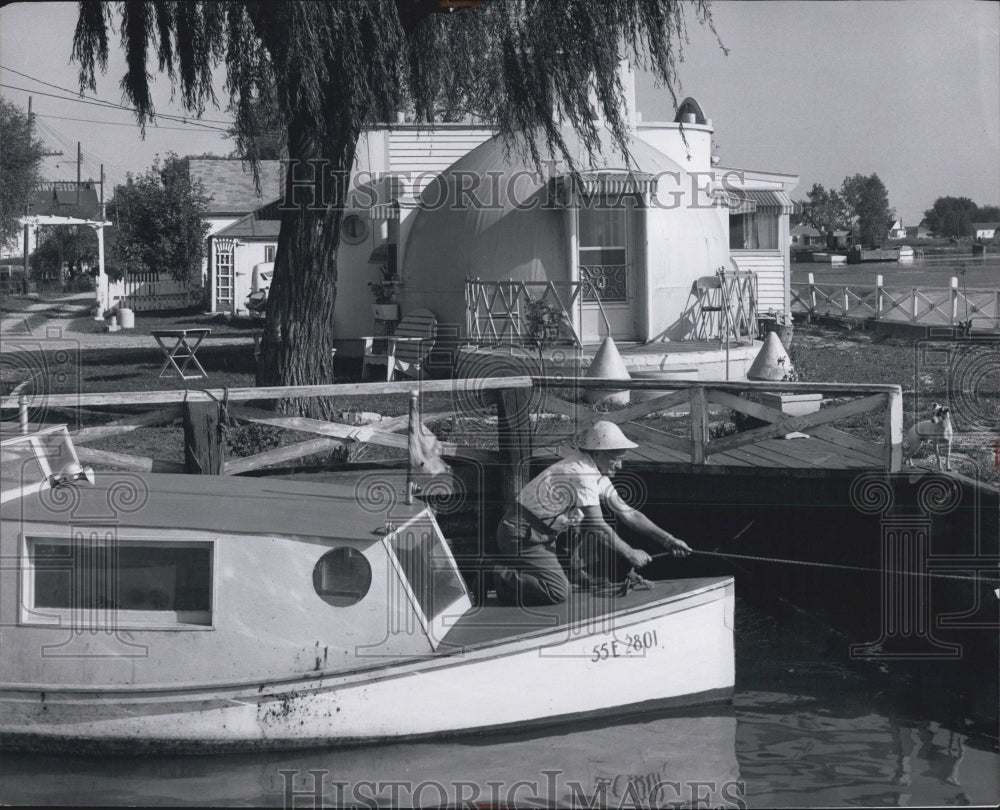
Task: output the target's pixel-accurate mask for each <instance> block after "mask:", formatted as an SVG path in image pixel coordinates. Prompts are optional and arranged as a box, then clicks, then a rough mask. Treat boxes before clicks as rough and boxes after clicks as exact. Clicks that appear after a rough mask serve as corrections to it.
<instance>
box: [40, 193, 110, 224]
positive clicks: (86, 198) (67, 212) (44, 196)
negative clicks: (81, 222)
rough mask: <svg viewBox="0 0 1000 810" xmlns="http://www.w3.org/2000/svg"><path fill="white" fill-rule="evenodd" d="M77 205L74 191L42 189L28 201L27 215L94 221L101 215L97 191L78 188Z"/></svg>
mask: <svg viewBox="0 0 1000 810" xmlns="http://www.w3.org/2000/svg"><path fill="white" fill-rule="evenodd" d="M79 200H80V201H79V203H77V194H76V189H72V190H69V189H44V190H38V191H35V192H34V193H33V194H32V196H31V198H30V199H29V200H28V212H27V213H28V214H29V215H33V216H62V217H79V218H81V219H96V218H98V217H99V216H100V213H101V202H100V198H99V197H98V195H97V190H96V189H94V188H91V187H88V186H81V187H80V198H79Z"/></svg>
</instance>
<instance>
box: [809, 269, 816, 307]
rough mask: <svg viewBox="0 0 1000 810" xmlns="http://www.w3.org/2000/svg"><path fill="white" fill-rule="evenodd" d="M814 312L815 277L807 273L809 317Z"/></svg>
mask: <svg viewBox="0 0 1000 810" xmlns="http://www.w3.org/2000/svg"><path fill="white" fill-rule="evenodd" d="M815 314H816V277H815V276H814V275H813V274H812V273H810V274H809V317H810V318H812V317H813V315H815Z"/></svg>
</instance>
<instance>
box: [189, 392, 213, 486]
mask: <svg viewBox="0 0 1000 810" xmlns="http://www.w3.org/2000/svg"><path fill="white" fill-rule="evenodd" d="M184 467H185V470H186V471H187V472H188V473H190V474H192V475H221V474H222V435H221V433H220V432H219V403H217V402H189V403H187V404H186V405H185V406H184Z"/></svg>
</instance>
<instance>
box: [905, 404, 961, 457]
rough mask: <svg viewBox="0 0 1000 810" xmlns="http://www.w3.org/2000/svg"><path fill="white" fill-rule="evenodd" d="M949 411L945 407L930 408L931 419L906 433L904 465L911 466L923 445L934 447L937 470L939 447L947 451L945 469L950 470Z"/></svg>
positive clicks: (934, 406)
mask: <svg viewBox="0 0 1000 810" xmlns="http://www.w3.org/2000/svg"><path fill="white" fill-rule="evenodd" d="M951 437H952V428H951V410H950V409H949V408H948V406H947V405H938V404H937V403H936V402H935V403H934V404H933V405H932V406H931V418H930V419H924V420H922V421H920V422H916V423H914V425H913V426H912V427H911V428H910V429H909V430H908V431H907V432H906V463H907V464H909V465H910V466H911V467H912V466H913V456H914V455H916V453H917V451H918V450H919V449H920V448H921V447H922V446H923V445H924V444H925V443H928V444H933V445H934V455H935V457H936V458H937V466H938V469H939V470H940V469H941V445H944V447H945V450H946V451H947V461H946V465H945V466H946V468H947V469H949V470H950V469H951Z"/></svg>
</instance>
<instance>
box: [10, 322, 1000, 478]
mask: <svg viewBox="0 0 1000 810" xmlns="http://www.w3.org/2000/svg"><path fill="white" fill-rule="evenodd" d="M183 317H190V318H191V319H193V320H192V325H194V323H196V322H197V320H198V319H205V317H206V316H204V315H199V314H190V315H188V316H183ZM210 320H214V319H210ZM144 321H145V324H144V325H145V328H146V329H155V328H158V323H159V324H163V323H164V322H165V321H169V323H170V324H171V325H174V326H176V325H177V324H178V319H177V316H176V315H174V316H161V318H149V319H144ZM139 323H140V321H139V319H138V318H137V328H138V325H139ZM212 328H213V332H212V334H213V335H214V334H216V332H215V327H214V326H213V327H212ZM232 328H234V329H237V328H242V327H241V325H235V324H234V325H232ZM956 345H958V344H956ZM963 345H965V348H966V349H967V350H966V351H965V352H964V353H960V354H959V355H958V356H955V357H951V358H950V359H949V360H948V362H945V363H943V364H942V363H941V362H940V360H941V358H940V357H938V356H931V357H930V359H928V357H927V356H925V354H926V352H925V351H924V350H923V348H922V345H921V344H920V343H919V342H917V343H915V342H914V341H913V340H912V339H911V340H903V339H897V338H883V337H879V336H877V335H875V334H874V333H869V332H863V331H858V330H851V329H848V328H846V327H838V326H826V325H817V324H812V325H809V324H804V323H799V324H797V325H796V329H795V337H794V341H793V345H792V349H791V351H790V355H791V359H792V362H793V364H794V366H795V368H796V370H797V372H798V374H799V378H800V380H805V381H811V382H843V383H869V384H877V383H894V384H898V385H900V386H901V388H902V389H903V395H904V425H906V426H909V425H910V424H911V423H912V422H913V421H914V419H924V418H927V413H928V412H929V410H930V404H931V403H932V402H948V403H950V404H951V406H952V414H953V421H954V423H955V440H954V443H953V451H952V465H953V467H954V468H955V469H956V470H957V471H958V472H961V473H963V474H965V475H968V476H969V477H972V478H976V479H979V480H983V481H989V482H991V483H992V484H994V485H997V484H998V482H1000V474H998V473H1000V471H998V469H997V463H996V451H995V449H994V446H993V443H994V442H995V441H997V440H998V439H1000V436H995V435H985V434H984V431H983V426H986V427H989V428H991V429H992V431H993V433H995V432H996V425H997V424H998V422H1000V363H997V362H996V359H997V355H996V345H995V344H992V345H989V344H984V345H979V346H978V348H977V347H976V346H973V345H972V344H968V345H966V344H963ZM938 354H940V353H938ZM932 355H934V353H932ZM198 357H199V360H201V362H202V364H203V365H204V366H205V369H206V371H208V373H209V377H208V379H207V380H204V381H188V383H187V385H188V387H191V388H199V387H211V388H225V387H228V388H244V387H252V386H253V384H254V373H253V372H254V358H253V352H252V348H251V346H250V345H248V344H243V345H230V346H214V347H213V346H209V345H207V344H206V345H205V346H203V347H202V350H201V351H200V352H199V355H198ZM2 360H3V364H4V373H3V375H2V391H3V393H5V394H6V393H9V391H10V390H11V388H12V387H13V386H14V385H15V384H17V383H18V382H20V381H21V379H24V378H26V377H27V376H30V374H28V373H27V372H28V371H29V370H31V369H28V368H22V367H19V366H18V365H17V363H18V356H17V355H10V354H7V355H3V356H2ZM33 362H34V363H35V365H37V361H33ZM43 364H44V368H43V369H42V372H43V373H42V374H41V375H40V377H39V378H37V379H40V380H41V381H42V382H36V383H35V385H36V386H38V385H41V386H42V387H41V389H40V390H41V391H44V392H46V393H74V392H78V391H79V392H115V391H118V392H131V391H154V390H164V389H171V390H182V389H183V388H184V387H185V385H184V382H183V381H182V380H180V379H179V378H177V377H163V378H161V377H158V376H157V375H158V373H159V369H160V366H161V365H162V357H161V355H160V354H159V352H158V350H157V349H156V348H155V347H150V348H149V349H117V350H113V349H106V350H105V349H100V350H90V351H81V352H78V353H75V354H74V353H67V352H48V353H46V355H45V358H44V361H43ZM32 368H34V366H32ZM339 372H340V376H339V377H338V381H340V382H355V381H357V373H358V369H357V364H356V363H355V364H349V363H345V364H344V365H343V367H342V368H341V369H339ZM38 391H39V389H38V388H36V389H35V392H36V393H37V392H38ZM407 403H408V397H407V395H405V394H398V395H373V396H366V397H339V398H331V399H330V401H329V407H330V411H331V412H332V413H335V414H339V413H341V412H343V411H369V412H375V413H378V414H381V415H382V416H383V417H393V416H401V415H404V414H406V413H407V407H408V404H407ZM457 404H458V405H459V406H461V407H460V410H461V412H462V414H463V416H462V417H461V418H457V417H447V418H443V419H438V420H434V419H432V418H426V421H428V423H429V424H430V425H431V427H432V428H433V430H434V431H435V433H436V434H437V435H438V436H439V437H440V438H442V439H448V440H452V441H458V442H460V443H464V444H469V445H473V446H478V447H487V448H489V447H495V442H496V410H495V407H494V406H493V405H490V404H486V403H483V402H475V401H472V400H471V398H469V397H466V396H464V395H463V396H462V397H461V399H459V400H458V402H457ZM826 404H827V405H830V404H833V402H827V403H826ZM454 405H456V399H455V397H453V396H452V395H450V394H448V393H440V394H432V395H428V396H426V397H424V399H423V402H422V408H423V412H424V414H425V417H430V416H431V415H432V414H434V413H435V412H436V411H444V410H448V409H450V408H451V407H452V406H454ZM116 410H117V411H118V412H119V413H129V412H133V413H134V412H136V411H137V410H141V409H136V408H127V407H122V408H118V409H116ZM107 418H108V413H107V411H104V412H103V413H97V412H96V410H87V411H84V410H81V409H73V410H71V411H69V412H65V413H63V414H51V415H49V417H47V421H57V420H65V421H68V422H70V423H71V424H73V425H78V426H83V425H89V424H101V423H102V422H104V421H106V420H107ZM732 419H733V414H732V413H731V412H729V411H725V410H723V411H719V412H716V413H713V415H712V423H711V425H710V427H711V429H712V432H713V435H719V434H720V433H724V432H727V431H728V430H731V429H732V428H733V427H734V426H733V424H732V422H731V420H732ZM648 424H650V426H654V427H656V428H658V429H660V430H665V431H667V432H671V433H675V434H677V435H682V436H686V435H687V434H688V431H689V430H690V427H689V421H688V417H686V416H680V417H676V418H670V417H662V416H661V417H655V418H651V419H649V420H648ZM837 426H838V427H841V428H844V429H848V430H849V432H852V433H854V434H855V435H858V436H861V437H863V438H869V439H872V440H881V438H882V425H881V413H876V414H862V415H860V416H858V417H855V418H854V419H853V420H852V421H851V422H843V423H838V425H837ZM568 430H570V425H569V423H568V422H567V421H561V420H559V419H546V420H544V421H543V422H542V423H540V424H539V427H538V431H539V433H540V434H564V433H566V432H567V431H568ZM309 438H313V437H312V436H311V435H307V434H300V433H295V432H292V431H283V430H278V429H270V428H262V427H260V426H242V425H236V424H233V425H232V426H231V429H230V432H229V433H228V434H227V439H228V440H229V452H228V455H250V454H252V453H254V452H260V451H263V450H267V449H270V448H272V447H275V446H279V445H285V444H290V443H294V442H299V441H304V440H306V439H309ZM88 446H91V447H95V448H99V449H105V450H112V451H115V452H122V453H130V454H134V455H142V456H147V457H152V458H161V459H169V460H175V461H179V460H182V458H183V435H182V431H181V428H180V426H179V425H177V424H175V425H172V426H166V427H156V428H142V429H139V430H136V431H134V432H131V433H126V434H122V435H119V436H114V437H110V438H106V439H103V440H101V441H99V442H91V443H89V444H88ZM343 457H344V454H343V453H341V454H334V455H333V456H330V458H329V460H343ZM402 457H403V453H402V452H401V451H397V450H395V449H394V448H386V447H380V446H375V445H360V446H356V447H354V448H353V449H352V459H353V460H365V461H372V460H379V459H397V460H398V459H400V458H402ZM315 460H316V459H314V461H315ZM918 463H922V464H923V465H924V466H928V467H929V466H930V465H931V461H930V459H929V458H927V457H926V455H925V456H924V459H923V461H922V462H921V461H919V458H918Z"/></svg>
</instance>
